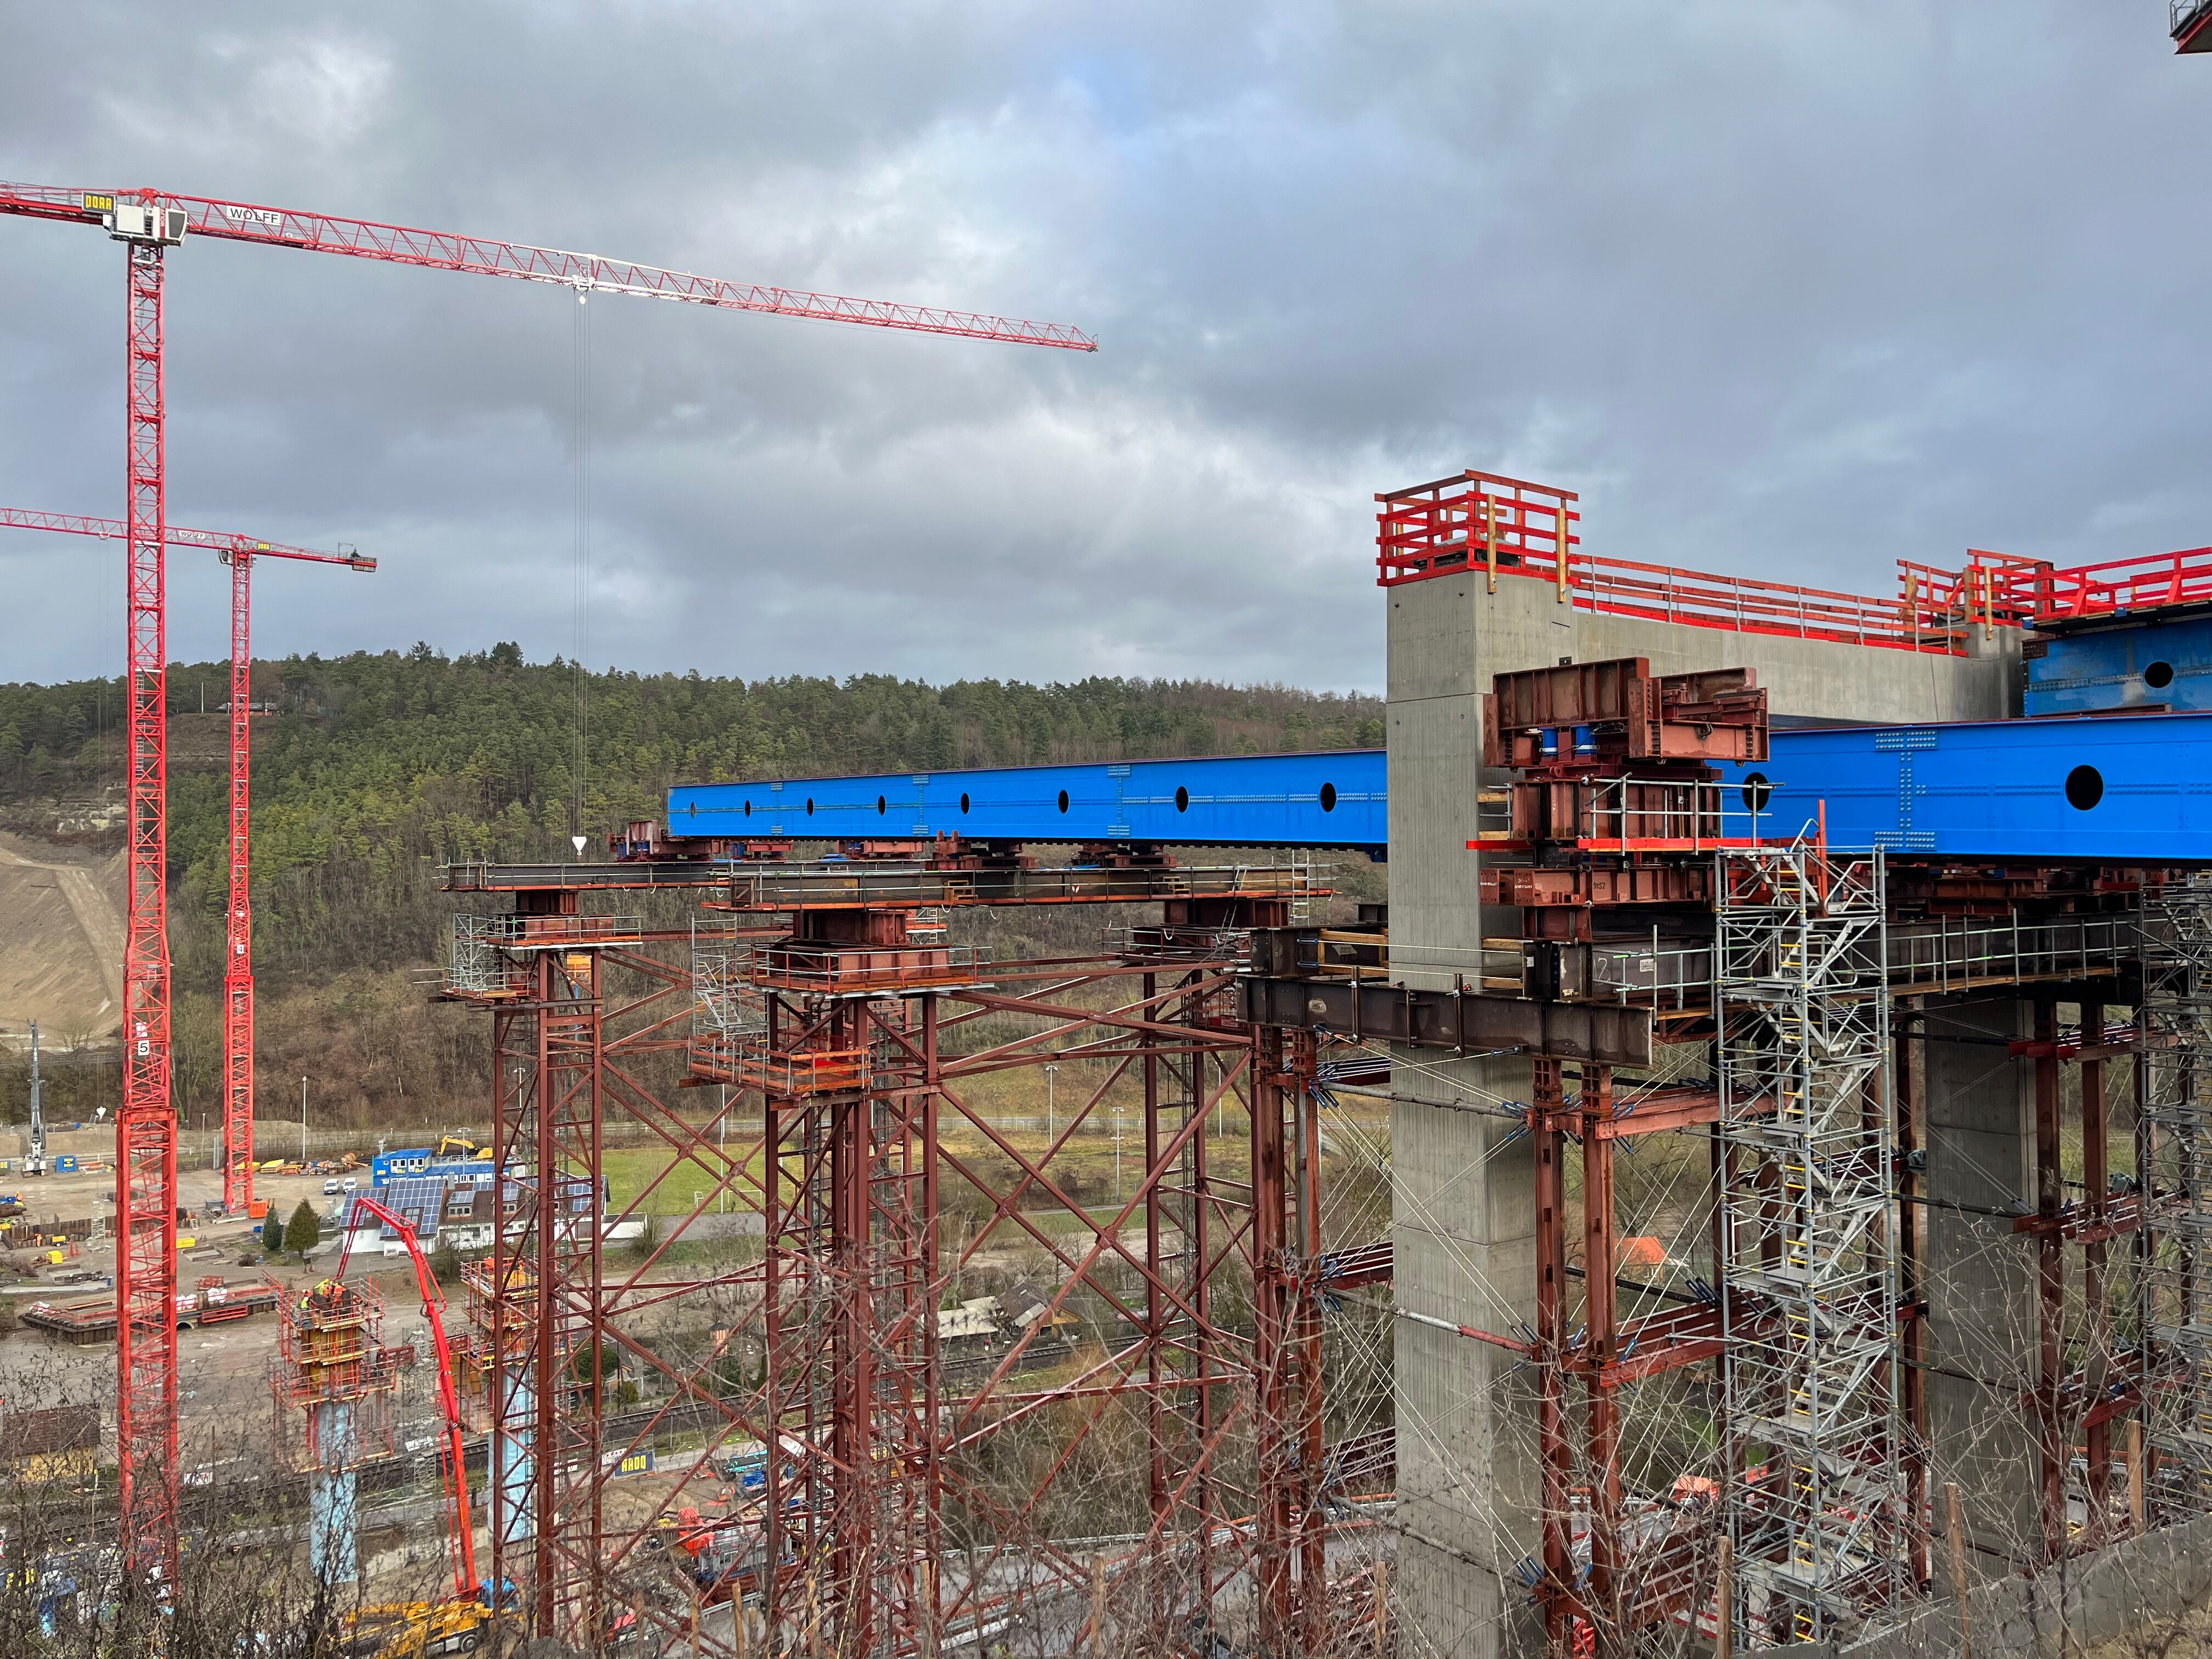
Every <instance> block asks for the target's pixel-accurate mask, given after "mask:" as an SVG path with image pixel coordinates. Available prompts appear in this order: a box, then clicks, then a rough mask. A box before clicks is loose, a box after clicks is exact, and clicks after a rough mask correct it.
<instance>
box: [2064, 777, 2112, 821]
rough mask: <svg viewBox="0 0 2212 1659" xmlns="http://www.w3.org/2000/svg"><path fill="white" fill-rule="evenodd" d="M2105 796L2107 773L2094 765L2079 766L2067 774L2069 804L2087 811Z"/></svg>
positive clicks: (2067, 798)
mask: <svg viewBox="0 0 2212 1659" xmlns="http://www.w3.org/2000/svg"><path fill="white" fill-rule="evenodd" d="M2104 798H2105V775H2104V774H2103V773H2102V772H2100V771H2099V770H2098V769H2096V768H2095V767H2093V766H2077V767H2075V769H2073V770H2072V771H2071V772H2069V773H2068V774H2067V775H2066V800H2067V804H2068V805H2071V806H2073V807H2075V808H2076V809H2078V810H2079V811H2084V812H2086V811H2088V810H2089V809H2090V808H2091V807H2093V806H2094V805H2096V804H2097V803H2098V802H2099V801H2100V800H2102V799H2104Z"/></svg>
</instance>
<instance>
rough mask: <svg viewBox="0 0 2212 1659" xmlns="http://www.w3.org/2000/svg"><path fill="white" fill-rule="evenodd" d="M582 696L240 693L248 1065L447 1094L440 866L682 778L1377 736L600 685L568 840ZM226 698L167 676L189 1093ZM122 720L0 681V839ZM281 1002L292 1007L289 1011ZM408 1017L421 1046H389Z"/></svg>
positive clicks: (1138, 688) (354, 676)
mask: <svg viewBox="0 0 2212 1659" xmlns="http://www.w3.org/2000/svg"><path fill="white" fill-rule="evenodd" d="M579 679H580V677H579V676H578V675H577V673H576V672H575V671H574V669H573V668H572V667H571V666H570V665H568V664H567V663H564V662H562V661H561V660H559V659H555V660H553V661H551V662H548V663H530V662H526V661H525V660H524V659H523V656H522V653H521V651H520V649H519V648H518V647H515V646H513V645H509V644H501V645H496V646H494V647H492V648H491V649H490V650H489V651H485V652H480V653H468V654H464V655H462V656H459V657H447V656H444V655H441V653H438V652H435V651H434V650H432V649H431V648H430V647H428V646H424V645H418V646H416V647H415V648H414V649H413V650H412V651H409V652H405V653H400V652H385V653H380V654H374V655H372V654H368V653H357V654H355V655H352V656H347V657H340V658H335V659H320V658H317V657H312V656H310V657H304V658H302V657H294V658H289V659H286V660H283V661H282V662H270V663H264V664H261V665H258V666H257V668H256V670H255V673H254V701H255V702H256V704H257V706H258V705H261V704H264V703H265V704H267V705H268V708H269V711H270V712H268V713H267V714H258V715H257V716H256V717H255V720H254V749H253V753H254V762H253V764H254V811H253V831H254V887H255V906H256V909H255V919H254V920H255V928H254V934H255V939H254V949H255V953H256V960H257V963H258V969H259V978H260V982H261V986H262V990H263V1002H264V1018H263V1020H262V1043H263V1049H264V1056H268V1057H269V1058H270V1059H272V1060H280V1062H281V1063H282V1064H283V1065H288V1066H289V1060H282V1056H281V1053H280V1054H278V1055H270V1050H271V1049H272V1048H275V1049H276V1050H279V1051H282V1050H283V1049H284V1048H287V1047H288V1046H289V1045H292V1044H294V1043H295V1042H296V1043H297V1044H299V1045H300V1046H301V1048H302V1049H303V1052H305V1053H306V1054H309V1055H311V1056H314V1057H317V1058H319V1059H321V1060H324V1061H325V1065H326V1066H327V1062H328V1061H329V1060H330V1059H331V1058H332V1057H333V1055H332V1053H331V1045H337V1047H338V1048H343V1047H344V1046H345V1045H346V1044H348V1043H353V1042H356V1040H358V1046H359V1047H360V1048H362V1055H361V1058H360V1061H359V1064H360V1065H361V1066H363V1067H366V1068H367V1069H368V1070H369V1071H370V1072H372V1073H374V1072H376V1071H377V1070H378V1068H380V1067H383V1066H387V1065H389V1066H397V1067H398V1068H399V1069H398V1071H397V1072H396V1073H395V1074H394V1075H393V1076H392V1078H391V1079H388V1081H387V1082H386V1083H385V1084H379V1083H377V1082H376V1081H375V1080H374V1078H372V1079H371V1081H370V1083H369V1084H368V1085H366V1086H365V1088H364V1091H363V1096H362V1099H363V1103H365V1104H372V1103H375V1102H377V1101H380V1100H384V1099H388V1098H392V1097H405V1096H407V1095H408V1094H410V1093H413V1094H416V1095H421V1094H426V1093H428V1094H435V1093H439V1092H442V1091H443V1090H444V1089H445V1088H447V1087H448V1086H452V1085H455V1084H457V1083H458V1082H459V1078H458V1077H457V1076H456V1075H455V1073H454V1070H453V1068H454V1067H456V1066H458V1067H459V1068H460V1069H461V1070H462V1071H464V1072H466V1071H470V1070H472V1069H473V1066H474V1062H473V1060H471V1059H470V1058H469V1057H468V1055H467V1054H465V1052H464V1050H465V1048H466V1046H467V1045H465V1044H464V1043H463V1042H462V1041H461V1039H460V1038H459V1036H458V1034H456V1035H455V1036H453V1037H452V1038H451V1039H450V1040H448V1039H447V1038H445V1037H443V1036H434V1031H441V1030H442V1029H443V1022H442V1020H439V1019H434V1018H429V1017H428V1016H425V1015H423V1014H422V1012H420V1004H419V1001H418V1000H416V999H414V998H412V997H408V996H403V995H402V994H400V991H399V989H398V987H399V985H400V984H401V982H402V981H400V980H399V979H398V977H397V975H398V974H399V973H400V971H401V970H404V969H407V968H409V967H410V966H420V965H427V964H428V963H432V962H433V961H435V957H436V950H437V941H438V938H439V936H440V934H441V933H442V931H443V919H444V915H445V914H446V906H445V905H444V904H443V903H442V902H441V901H440V900H439V899H438V897H437V896H436V895H435V891H434V890H433V887H432V884H431V872H432V871H433V869H434V868H435V866H436V865H437V864H439V863H441V862H443V861H444V860H447V859H451V858H456V857H463V856H471V857H477V856H491V857H500V858H510V859H526V858H532V857H550V856H554V855H556V853H561V854H565V852H566V850H567V849H566V848H565V846H564V844H563V843H564V840H565V837H567V836H568V835H570V834H572V833H575V832H577V831H578V830H581V831H583V832H585V833H590V834H592V835H594V836H597V835H598V834H600V833H602V832H604V831H605V829H607V828H608V827H609V826H611V825H612V824H615V823H618V822H621V821H623V820H624V819H627V818H631V817H657V816H658V814H659V804H660V799H661V795H662V792H663V791H664V790H665V789H666V787H668V786H669V785H670V784H671V783H674V782H678V781H705V780H710V779H711V780H729V781H742V780H744V779H748V778H754V777H764V776H775V775H787V774H791V773H806V772H817V773H819V772H845V771H871V770H881V769H896V770H905V769H909V768H911V769H942V768H945V767H951V766H988V765H1014V764H1022V763H1036V762H1049V761H1092V760H1118V759H1139V758H1145V757H1158V756H1176V755H1196V754H1216V753H1237V752H1260V751H1266V750H1295V749H1334V748H1350V747H1360V746H1371V745H1377V744H1380V743H1381V742H1382V740H1383V718H1382V717H1383V710H1382V705H1381V702H1380V701H1379V700H1378V699H1375V698H1371V697H1361V696H1337V695H1334V694H1316V693H1313V692H1308V691H1301V690H1291V689H1289V688H1285V687H1280V686H1261V687H1249V688H1237V687H1230V686H1224V685H1216V684H1210V683H1207V682H1204V681H1183V682H1168V681H1145V680H1123V679H1099V678H1093V679H1087V680H1083V681H1079V682H1077V683H1075V684H1065V685H1059V684H1055V685H1029V684H1021V683H1019V682H1000V681H997V680H975V681H963V682H961V683H959V684H954V685H948V686H930V685H924V684H920V683H918V682H915V681H910V680H899V679H894V678H888V677H885V676H878V675H867V676H860V677H856V678H852V679H848V680H846V681H843V682H838V681H834V680H826V679H805V678H792V679H782V680H764V681H755V682H747V681H744V680H739V679H720V678H705V677H703V676H701V675H699V674H696V673H693V674H683V675H678V674H659V675H640V674H629V673H620V672H608V673H604V674H593V675H592V676H590V677H589V679H588V684H587V685H586V686H585V687H584V688H582V689H583V690H584V691H585V693H586V695H585V698H584V702H585V703H586V708H587V709H588V716H587V719H586V721H585V727H586V742H585V746H584V762H583V766H582V773H583V778H582V782H583V788H582V798H583V803H584V804H583V812H582V820H583V821H582V823H580V824H578V823H575V822H574V819H575V817H576V814H575V809H574V799H575V797H576V793H577V791H576V787H575V786H576V778H575V753H576V731H577V718H576V710H577V705H578V701H579V698H578V693H579V689H580V688H579ZM227 687H228V665H225V664H220V663H209V664H181V665H176V666H175V667H173V669H172V671H171V674H170V682H169V700H170V708H171V713H172V716H173V720H172V728H171V730H172V751H173V769H172V779H171V786H170V819H169V856H170V865H171V872H172V876H173V881H174V904H175V908H174V915H175V921H174V923H173V927H172V939H173V948H174V951H175V954H176V960H177V976H178V991H179V1085H180V1088H181V1089H182V1090H183V1091H185V1094H186V1095H187V1097H194V1096H197V1094H198V1093H200V1092H203V1091H207V1090H209V1089H210V1088H211V1087H212V1077H211V1066H212V1062H213V1055H212V1054H211V1053H210V1052H208V1050H210V1049H211V1048H212V1036H213V1032H214V1030H215V1024H214V1020H215V1017H216V1016H215V1009H214V1000H215V994H216V990H217V988H218V987H219V983H220V980H221V975H222V898H223V884H224V879H225V878H224V874H223V862H222V860H223V838H224V823H223V812H224V791H225V783H224V774H223V767H222V742H223V739H222V731H223V727H224V720H223V718H222V715H221V714H220V713H219V712H217V711H218V709H219V700H220V699H221V698H222V696H225V695H227ZM120 706H121V687H120V684H119V683H118V682H117V681H115V680H105V681H101V680H90V681H79V682H75V683H72V684H63V685H52V686H38V685H23V684H11V685H0V813H4V815H5V822H7V823H9V824H11V825H13V826H15V827H16V828H18V829H27V830H31V831H33V832H37V831H39V830H40V829H41V827H42V826H44V827H46V828H48V829H50V828H51V825H52V822H53V820H54V818H55V816H56V815H55V813H53V812H52V811H47V810H46V807H47V805H48V804H50V803H58V802H68V801H70V800H77V801H82V800H84V799H88V798H90V797H94V796H98V795H100V794H103V793H105V794H109V795H112V793H114V791H116V790H117V789H118V788H119V786H120V784H121V781H122V748H121V744H120V742H119V739H118V732H117V729H116V728H117V726H118V709H119V708H120ZM107 840H108V842H110V843H111V844H116V845H119V844H120V836H119V833H118V832H117V831H114V830H110V831H108V832H107ZM4 948H6V947H5V941H0V949H4ZM288 998H289V999H290V1000H291V1003H292V1004H294V1005H297V1006H295V1007H294V1010H293V1012H292V1014H291V1015H289V1016H288V1015H287V1014H286V1012H284V1011H285V1009H286V1007H287V1006H288V1004H287V999H288ZM410 1010H413V1011H414V1012H409V1011H410ZM310 1011H313V1012H310ZM319 1022H320V1023H321V1024H323V1026H324V1029H322V1030H320V1031H319V1032H318V1030H317V1025H318V1023H319ZM334 1026H335V1027H342V1028H343V1029H331V1028H332V1027H334ZM295 1027H296V1028H297V1029H295ZM416 1027H421V1028H422V1033H421V1036H419V1038H418V1037H417V1036H414V1035H409V1036H404V1037H402V1036H396V1035H394V1033H398V1032H403V1031H404V1032H410V1033H411V1032H413V1030H414V1029H415V1028H416ZM371 1030H374V1031H376V1032H378V1033H380V1035H377V1036H374V1037H372V1036H368V1035H367V1033H368V1032H369V1031H371ZM394 1044H397V1045H398V1048H404V1050H406V1053H405V1054H400V1053H399V1052H398V1049H396V1048H394V1047H393V1045H394ZM426 1044H427V1045H428V1046H427V1047H426V1046H425V1045H426ZM434 1050H436V1051H441V1052H442V1053H443V1055H444V1057H443V1058H442V1059H441V1058H439V1057H438V1054H437V1053H434V1052H433V1051H434ZM386 1054H388V1055H390V1059H389V1060H386V1059H383V1058H380V1057H379V1056H380V1055H386ZM410 1068H411V1069H412V1070H413V1071H414V1073H415V1074H414V1075H413V1076H412V1077H411V1078H410V1075H409V1074H408V1073H409V1071H410ZM264 1069H270V1070H274V1069H276V1067H274V1066H265V1068H264ZM295 1086H296V1085H295Z"/></svg>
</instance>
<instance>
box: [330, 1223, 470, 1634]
mask: <svg viewBox="0 0 2212 1659" xmlns="http://www.w3.org/2000/svg"><path fill="white" fill-rule="evenodd" d="M352 1209H353V1212H354V1214H353V1215H352V1216H349V1217H348V1218H347V1220H348V1221H349V1222H351V1221H352V1220H353V1219H354V1218H356V1217H358V1216H361V1215H363V1214H367V1215H372V1216H374V1217H375V1218H377V1220H379V1221H380V1222H382V1223H383V1224H384V1225H386V1226H387V1227H389V1228H391V1229H392V1231H394V1232H396V1233H398V1235H399V1237H400V1238H401V1239H402V1240H404V1242H405V1243H406V1245H407V1255H408V1258H409V1259H410V1261H413V1262H414V1264H415V1283H416V1286H417V1287H418V1288H419V1289H420V1290H421V1291H422V1317H423V1318H425V1319H427V1320H428V1321H429V1322H430V1343H431V1346H433V1347H435V1349H436V1350H437V1351H438V1405H439V1407H440V1408H441V1410H442V1411H443V1412H444V1413H445V1418H446V1433H445V1443H444V1446H443V1449H442V1451H441V1461H442V1462H444V1464H445V1466H446V1508H447V1522H448V1524H449V1525H450V1526H451V1527H452V1528H453V1583H454V1585H455V1587H456V1589H455V1593H456V1594H457V1595H460V1596H463V1597H467V1596H471V1595H475V1594H476V1593H477V1539H476V1523H475V1522H473V1521H472V1520H471V1519H470V1516H469V1475H468V1466H467V1465H466V1464H465V1463H464V1462H462V1445H461V1396H460V1391H459V1389H456V1388H455V1387H454V1386H453V1347H452V1346H451V1345H450V1344H449V1343H447V1340H446V1317H445V1309H446V1293H445V1292H444V1291H441V1290H440V1289H439V1288H438V1277H437V1275H436V1274H435V1273H432V1272H431V1271H430V1262H429V1258H428V1257H427V1256H425V1255H423V1254H422V1240H421V1239H419V1238H417V1237H416V1236H415V1224H414V1223H413V1222H411V1221H408V1220H405V1219H404V1218H401V1217H399V1216H396V1215H394V1214H392V1212H391V1211H389V1210H387V1209H386V1208H385V1207H384V1206H383V1205H382V1204H381V1203H380V1202H379V1201H378V1200H375V1199H373V1198H371V1197H369V1196H368V1194H366V1193H362V1194H356V1196H355V1197H354V1200H353V1203H352ZM352 1250H353V1229H352V1227H351V1226H350V1225H349V1226H348V1227H347V1229H346V1235H345V1242H344V1243H342V1244H341V1245H339V1246H338V1271H337V1277H338V1278H340V1279H343V1278H344V1277H345V1270H346V1257H347V1256H348V1255H350V1254H351V1253H352Z"/></svg>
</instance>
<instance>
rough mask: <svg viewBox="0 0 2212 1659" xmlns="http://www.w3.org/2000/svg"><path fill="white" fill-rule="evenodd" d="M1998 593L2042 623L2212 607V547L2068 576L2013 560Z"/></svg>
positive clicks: (2070, 571)
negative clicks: (2181, 607) (2159, 608)
mask: <svg viewBox="0 0 2212 1659" xmlns="http://www.w3.org/2000/svg"><path fill="white" fill-rule="evenodd" d="M1976 557H1978V558H1979V557H1991V555H1983V554H1978V555H1976ZM1998 591H1999V593H2000V595H2001V601H2000V602H2001V603H2002V604H2006V605H2012V606H2014V607H2016V608H2017V609H2019V610H2021V611H2024V612H2026V613H2027V615H2028V616H2030V617H2033V618H2034V619H2035V620H2036V621H2039V622H2063V621H2066V620H2067V619H2069V617H2109V616H2114V615H2117V614H2118V612H2120V611H2147V610H2151V609H2154V608H2155V607H2157V606H2160V605H2192V604H2203V603H2206V602H2208V601H2212V547H2185V548H2183V549H2181V550H2179V551H2178V552H2173V553H2152V554H2142V555H2138V556H2135V557H2133V558H2126V559H2106V560H2104V561H2102V562H2100V563H2097V564H2077V565H2072V566H2069V567H2068V568H2065V569H2063V570H2062V569H2058V568H2055V567H2053V566H2051V565H2048V564H2040V563H2033V562H2029V561H2027V560H2023V559H2015V560H2009V561H2008V562H2007V566H2006V568H2005V569H2004V570H2003V571H2002V573H2001V574H2000V577H1999V589H1998Z"/></svg>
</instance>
